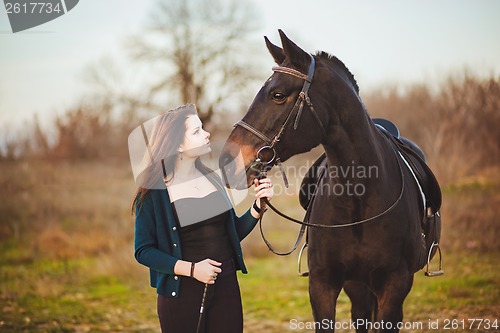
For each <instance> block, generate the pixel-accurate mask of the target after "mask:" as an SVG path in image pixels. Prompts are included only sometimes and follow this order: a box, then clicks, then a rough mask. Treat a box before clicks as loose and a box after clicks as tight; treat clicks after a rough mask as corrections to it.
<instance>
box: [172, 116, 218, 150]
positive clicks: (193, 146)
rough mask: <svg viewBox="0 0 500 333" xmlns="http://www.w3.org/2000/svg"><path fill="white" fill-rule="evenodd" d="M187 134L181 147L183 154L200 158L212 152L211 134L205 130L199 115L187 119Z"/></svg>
mask: <svg viewBox="0 0 500 333" xmlns="http://www.w3.org/2000/svg"><path fill="white" fill-rule="evenodd" d="M185 125H186V134H185V135H184V142H183V143H182V145H181V146H180V148H181V150H182V154H183V155H184V156H189V157H198V156H201V155H204V154H206V153H209V152H211V151H212V149H211V148H210V133H208V132H207V131H205V130H204V129H203V124H202V123H201V120H200V118H199V117H198V116H197V115H191V116H188V117H187V118H186V123H185Z"/></svg>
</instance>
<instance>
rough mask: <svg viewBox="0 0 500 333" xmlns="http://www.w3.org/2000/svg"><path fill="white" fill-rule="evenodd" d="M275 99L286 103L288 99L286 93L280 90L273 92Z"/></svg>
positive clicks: (277, 101)
mask: <svg viewBox="0 0 500 333" xmlns="http://www.w3.org/2000/svg"><path fill="white" fill-rule="evenodd" d="M273 100H274V101H275V102H276V103H279V104H281V103H284V102H285V100H286V95H285V94H283V93H280V92H275V93H273Z"/></svg>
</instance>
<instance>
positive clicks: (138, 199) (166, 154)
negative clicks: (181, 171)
mask: <svg viewBox="0 0 500 333" xmlns="http://www.w3.org/2000/svg"><path fill="white" fill-rule="evenodd" d="M192 115H197V111H196V106H195V105H194V104H187V105H183V106H180V107H178V108H177V109H174V110H170V111H167V112H165V113H163V114H161V115H160V116H159V117H158V119H156V121H155V123H154V126H153V130H152V133H151V136H150V138H149V144H148V147H147V150H146V152H145V154H144V157H143V160H142V163H141V164H143V165H144V168H143V171H142V172H141V173H140V174H139V175H138V176H137V177H136V183H137V184H138V188H137V191H136V193H135V196H134V200H133V202H132V213H134V212H135V210H136V208H137V207H141V205H142V203H143V202H144V199H145V197H146V196H147V195H148V193H149V191H150V190H151V189H153V188H161V187H163V186H165V185H164V179H163V177H164V171H165V175H166V176H167V177H168V176H170V178H169V179H165V181H166V182H170V181H172V180H173V177H174V169H175V163H176V161H177V156H178V154H179V153H178V148H179V146H180V145H181V144H182V143H183V142H184V137H185V135H186V119H187V117H188V116H192ZM162 160H163V164H164V166H165V170H163V165H162ZM196 164H198V163H196Z"/></svg>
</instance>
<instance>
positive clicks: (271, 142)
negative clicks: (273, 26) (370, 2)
mask: <svg viewBox="0 0 500 333" xmlns="http://www.w3.org/2000/svg"><path fill="white" fill-rule="evenodd" d="M310 56H311V64H310V65H309V71H308V73H307V75H305V74H303V73H301V72H299V71H297V70H295V69H293V68H288V67H282V66H275V67H273V68H272V69H273V71H274V72H280V73H285V74H289V75H292V76H295V77H298V78H300V79H302V80H304V84H303V85H302V90H301V91H300V93H299V96H298V97H297V100H296V101H295V104H294V106H293V108H292V109H291V110H290V113H289V114H288V116H287V117H286V119H285V121H284V123H283V124H282V125H281V127H280V129H279V130H278V132H277V133H276V134H275V135H274V136H273V137H272V138H270V137H268V136H267V135H265V134H264V133H262V132H261V131H259V130H258V129H256V128H255V127H253V126H252V125H250V124H248V123H246V122H245V121H243V120H240V121H239V122H237V123H236V124H235V125H234V127H237V126H241V127H243V128H245V129H246V130H248V131H249V132H251V133H253V134H254V135H255V136H257V137H258V138H260V139H261V140H262V141H264V143H265V145H264V146H262V147H260V148H259V149H258V150H257V154H256V157H255V159H254V161H253V162H252V163H250V166H249V167H248V168H247V170H246V172H248V169H250V168H257V169H258V170H260V174H261V176H265V174H266V170H269V169H271V168H272V166H273V165H274V164H277V165H278V166H279V168H280V173H281V174H282V175H283V180H284V182H285V186H286V187H288V180H287V178H286V175H285V172H284V170H283V167H282V165H281V160H280V157H279V156H278V155H277V153H276V149H275V146H276V144H277V143H278V142H280V139H281V136H282V135H283V133H284V132H285V129H286V127H287V125H288V123H289V121H290V120H291V119H292V115H293V114H294V112H295V110H297V115H296V116H295V121H294V124H293V129H294V130H296V129H297V127H298V124H299V120H300V116H301V115H302V109H303V107H304V103H306V104H307V106H308V107H309V110H310V111H311V113H312V114H313V116H314V119H315V120H316V123H317V124H318V127H319V128H320V130H321V134H322V139H321V142H323V141H324V140H325V139H326V131H325V127H324V126H323V123H322V122H321V119H320V118H319V116H318V114H317V113H316V111H315V110H314V107H313V104H312V102H311V99H310V98H309V95H308V91H309V87H310V86H311V83H312V79H313V76H314V68H315V61H314V56H313V55H310ZM266 150H269V151H271V153H272V154H271V155H270V156H271V157H270V158H268V159H264V157H265V155H264V154H263V152H265V151H266ZM394 153H395V157H396V161H397V163H398V167H399V174H400V176H401V191H400V193H399V196H398V198H397V199H396V200H395V201H394V202H393V203H392V204H391V205H390V206H389V207H387V208H386V209H385V210H384V211H383V212H381V213H379V214H376V215H375V216H372V217H369V218H366V219H363V220H358V221H353V222H350V223H344V224H328V225H327V224H317V223H310V222H309V216H310V213H311V210H310V208H311V207H312V201H313V200H314V197H315V196H316V193H314V195H313V199H312V200H311V201H310V202H309V206H308V207H307V211H306V216H305V217H304V220H303V221H301V220H297V219H294V218H292V217H290V216H288V215H286V214H284V213H282V212H280V211H279V210H278V209H277V208H275V207H274V206H273V205H272V204H271V203H270V202H269V201H268V200H267V198H264V199H263V201H264V203H265V204H266V205H268V206H269V207H270V208H271V209H272V210H273V211H274V212H275V213H277V214H278V215H280V216H281V217H283V218H285V219H287V220H289V221H292V222H295V223H298V224H300V225H301V229H300V231H299V235H298V236H297V240H296V241H295V244H294V245H293V247H292V249H291V250H289V251H287V252H283V253H280V252H276V251H275V250H274V249H273V247H272V246H271V244H270V243H269V241H268V240H267V239H266V238H265V236H264V233H263V230H262V216H263V214H262V215H261V216H260V218H259V220H260V223H259V224H260V232H261V235H262V239H263V240H264V242H265V243H266V245H267V247H268V248H269V250H270V251H271V252H273V253H274V254H277V255H288V254H290V253H292V252H293V251H295V249H296V248H297V247H298V245H299V244H300V241H301V239H302V236H303V235H304V232H305V228H306V227H308V226H310V227H317V228H327V229H330V228H344V227H352V226H355V225H360V224H363V223H366V222H370V221H373V220H375V219H377V218H379V217H382V216H384V215H385V214H387V213H389V212H390V211H392V210H393V209H394V208H395V207H396V206H397V204H398V203H399V202H400V201H401V198H402V197H403V192H404V188H405V181H404V173H403V168H402V165H401V162H400V157H399V156H398V151H397V149H396V150H395V151H394ZM323 174H324V169H323V171H322V172H321V173H320V175H319V177H318V182H317V184H316V187H315V188H316V191H317V190H318V188H319V183H320V182H321V179H322V178H323ZM316 191H315V192H316ZM306 246H307V241H306V243H304V246H303V247H302V249H301V251H300V254H299V270H300V257H301V255H302V251H303V250H304V248H305V247H306ZM303 275H304V274H303ZM304 276H305V275H304Z"/></svg>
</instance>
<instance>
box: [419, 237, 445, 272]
mask: <svg viewBox="0 0 500 333" xmlns="http://www.w3.org/2000/svg"><path fill="white" fill-rule="evenodd" d="M433 248H437V250H438V254H439V269H438V270H437V271H431V270H429V265H430V262H431V254H432V249H433ZM424 274H425V276H429V277H433V276H441V275H443V274H444V270H443V257H442V256H441V248H440V247H439V243H436V242H432V244H431V247H430V249H429V254H428V255H427V267H426V268H425V273H424Z"/></svg>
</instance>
